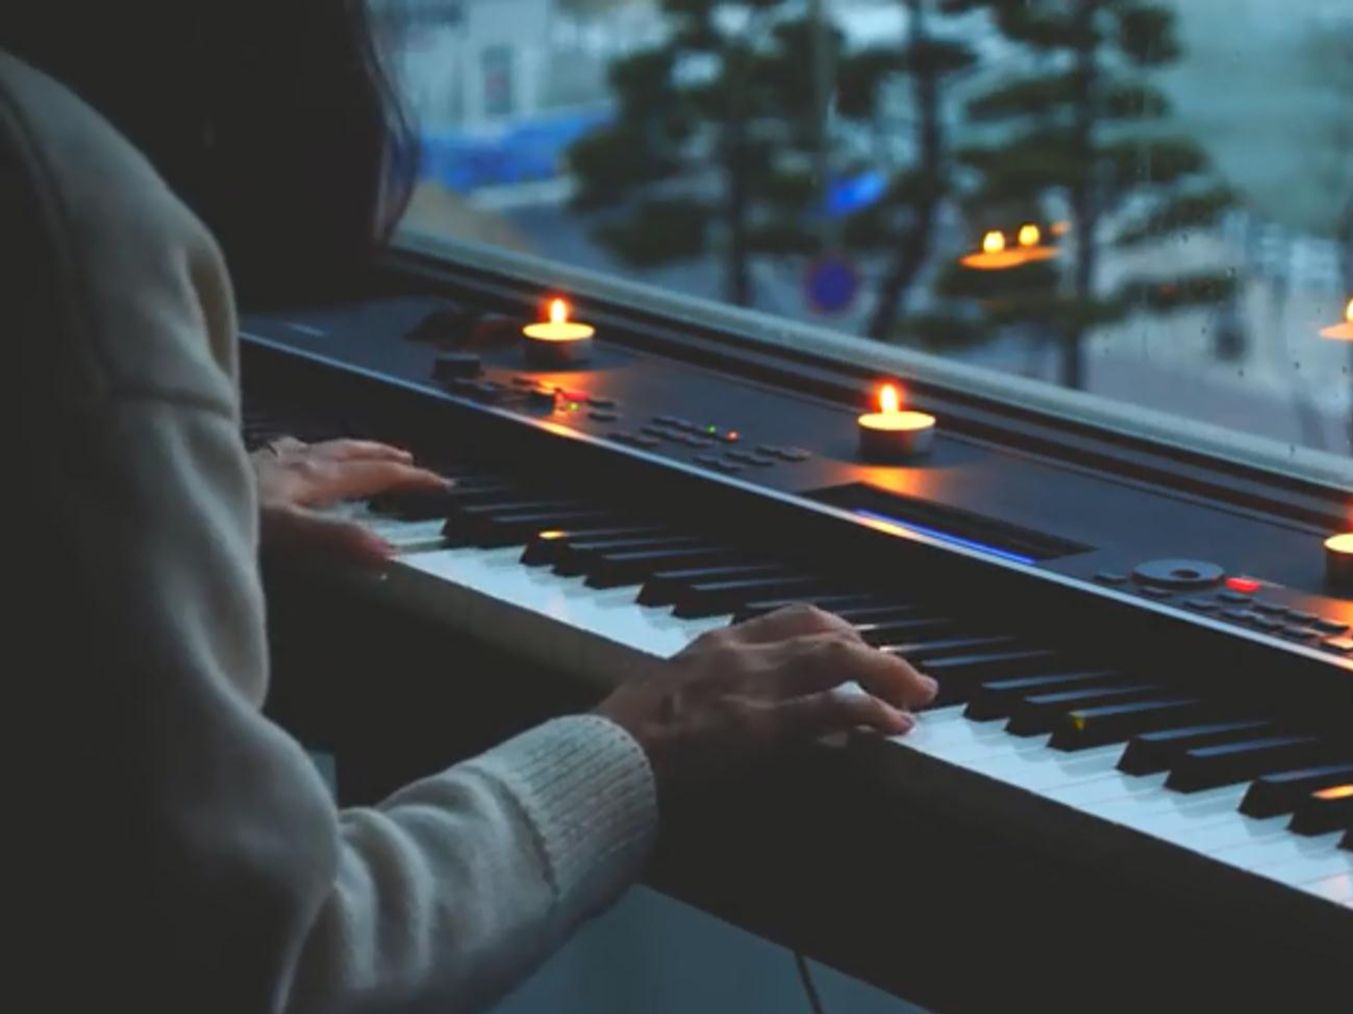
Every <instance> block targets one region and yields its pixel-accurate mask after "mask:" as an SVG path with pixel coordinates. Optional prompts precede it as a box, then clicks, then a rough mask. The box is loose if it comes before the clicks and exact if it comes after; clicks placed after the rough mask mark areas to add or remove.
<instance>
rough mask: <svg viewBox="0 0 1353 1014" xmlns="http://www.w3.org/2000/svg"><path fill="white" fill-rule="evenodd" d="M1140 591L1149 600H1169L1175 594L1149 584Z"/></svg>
mask: <svg viewBox="0 0 1353 1014" xmlns="http://www.w3.org/2000/svg"><path fill="white" fill-rule="evenodd" d="M1138 591H1140V592H1141V593H1142V594H1143V595H1145V596H1146V597H1147V598H1149V599H1168V598H1169V597H1170V596H1172V595H1173V594H1174V592H1172V591H1170V589H1168V588H1157V587H1155V586H1154V585H1149V584H1148V585H1146V586H1144V587H1142V588H1139V589H1138Z"/></svg>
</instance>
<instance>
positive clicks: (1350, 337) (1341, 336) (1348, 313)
mask: <svg viewBox="0 0 1353 1014" xmlns="http://www.w3.org/2000/svg"><path fill="white" fill-rule="evenodd" d="M1320 336H1321V337H1322V338H1333V339H1335V340H1336V341H1345V342H1350V341H1353V299H1350V300H1349V301H1348V305H1347V306H1346V307H1344V322H1343V323H1342V324H1331V325H1330V326H1329V327H1326V328H1321V330H1320Z"/></svg>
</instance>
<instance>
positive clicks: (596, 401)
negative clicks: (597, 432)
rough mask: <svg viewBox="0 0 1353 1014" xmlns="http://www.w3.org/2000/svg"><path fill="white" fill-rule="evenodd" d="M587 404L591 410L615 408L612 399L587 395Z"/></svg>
mask: <svg viewBox="0 0 1353 1014" xmlns="http://www.w3.org/2000/svg"><path fill="white" fill-rule="evenodd" d="M587 403H588V404H589V405H591V406H592V407H593V408H615V399H614V398H602V397H600V396H599V395H595V394H593V395H589V396H588V399H587Z"/></svg>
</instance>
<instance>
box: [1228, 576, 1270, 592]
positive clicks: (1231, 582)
mask: <svg viewBox="0 0 1353 1014" xmlns="http://www.w3.org/2000/svg"><path fill="white" fill-rule="evenodd" d="M1263 586H1264V582H1262V581H1256V580H1255V579H1254V578H1252V577H1228V578H1227V579H1226V587H1227V588H1230V589H1231V591H1234V592H1240V593H1241V594H1242V595H1253V594H1254V593H1255V592H1257V591H1258V590H1259V589H1260V588H1262V587H1263Z"/></svg>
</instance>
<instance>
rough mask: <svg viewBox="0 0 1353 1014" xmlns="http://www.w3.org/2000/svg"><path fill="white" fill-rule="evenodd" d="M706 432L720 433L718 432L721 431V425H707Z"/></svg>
mask: <svg viewBox="0 0 1353 1014" xmlns="http://www.w3.org/2000/svg"><path fill="white" fill-rule="evenodd" d="M705 432H706V433H718V432H719V427H717V426H706V427H705Z"/></svg>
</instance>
